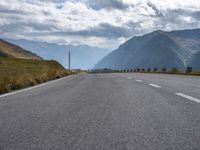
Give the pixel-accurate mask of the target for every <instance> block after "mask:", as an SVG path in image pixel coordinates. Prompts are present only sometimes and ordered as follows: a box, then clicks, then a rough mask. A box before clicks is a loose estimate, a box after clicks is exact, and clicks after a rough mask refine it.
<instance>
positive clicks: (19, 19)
mask: <svg viewBox="0 0 200 150" xmlns="http://www.w3.org/2000/svg"><path fill="white" fill-rule="evenodd" d="M192 28H200V1H199V0H0V38H10V39H28V40H33V41H45V42H53V43H57V44H74V45H82V44H86V45H90V46H96V47H102V48H109V49H115V48H117V47H118V46H119V45H120V44H121V43H123V42H125V41H126V40H127V39H129V38H131V37H133V36H138V35H142V34H145V33H148V32H151V31H154V30H160V29H161V30H166V31H170V30H181V29H192Z"/></svg>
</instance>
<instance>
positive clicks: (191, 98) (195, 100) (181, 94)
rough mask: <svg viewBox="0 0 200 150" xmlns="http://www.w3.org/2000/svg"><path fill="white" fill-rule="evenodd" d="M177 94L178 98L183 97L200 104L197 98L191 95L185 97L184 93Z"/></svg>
mask: <svg viewBox="0 0 200 150" xmlns="http://www.w3.org/2000/svg"><path fill="white" fill-rule="evenodd" d="M175 94H176V95H178V96H181V97H183V98H186V99H189V100H191V101H194V102H197V103H200V100H199V99H197V98H195V97H192V96H189V95H185V94H183V93H175Z"/></svg>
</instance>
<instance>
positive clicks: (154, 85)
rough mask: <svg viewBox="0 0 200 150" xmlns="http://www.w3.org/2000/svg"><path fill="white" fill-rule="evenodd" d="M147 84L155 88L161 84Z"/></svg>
mask: <svg viewBox="0 0 200 150" xmlns="http://www.w3.org/2000/svg"><path fill="white" fill-rule="evenodd" d="M149 85H150V86H152V87H155V88H161V86H159V85H156V84H149Z"/></svg>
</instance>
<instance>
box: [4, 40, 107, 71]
mask: <svg viewBox="0 0 200 150" xmlns="http://www.w3.org/2000/svg"><path fill="white" fill-rule="evenodd" d="M6 40H7V41H9V42H11V43H14V44H17V45H19V46H21V47H23V48H25V49H29V50H31V51H32V52H34V53H37V54H38V55H40V56H42V57H43V58H44V59H55V60H57V61H59V62H60V63H61V64H62V65H63V66H65V67H68V52H69V51H70V52H71V67H72V68H74V69H91V68H93V67H94V65H95V64H96V63H97V62H98V61H99V60H100V59H102V58H103V57H104V56H106V55H107V54H108V53H109V52H110V50H107V49H102V48H97V47H91V46H87V45H78V46H74V45H58V44H55V43H46V42H34V41H29V40H24V39H21V40H11V39H6Z"/></svg>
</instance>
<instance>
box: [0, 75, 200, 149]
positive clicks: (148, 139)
mask: <svg viewBox="0 0 200 150" xmlns="http://www.w3.org/2000/svg"><path fill="white" fill-rule="evenodd" d="M173 149H174V150H199V149H200V78H199V77H187V76H171V75H156V74H96V75H95V74H79V75H74V76H70V77H67V78H63V79H61V80H58V81H54V82H50V83H47V84H45V85H42V86H39V87H34V88H31V89H28V90H24V91H17V92H15V93H11V94H8V95H3V96H0V150H173Z"/></svg>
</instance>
